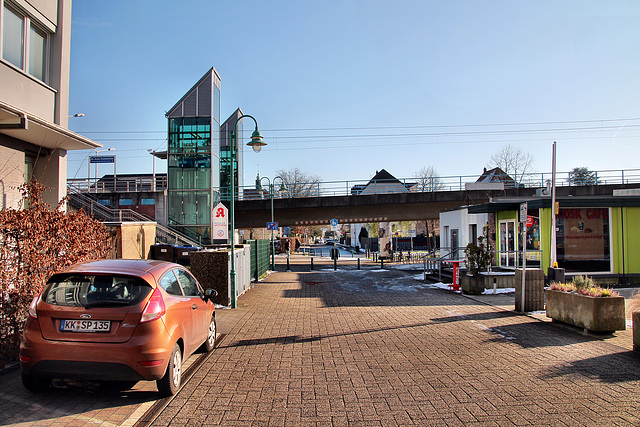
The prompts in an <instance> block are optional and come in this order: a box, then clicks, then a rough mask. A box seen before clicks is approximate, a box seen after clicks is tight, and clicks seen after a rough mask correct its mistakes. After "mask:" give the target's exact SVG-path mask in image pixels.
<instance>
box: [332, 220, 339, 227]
mask: <svg viewBox="0 0 640 427" xmlns="http://www.w3.org/2000/svg"><path fill="white" fill-rule="evenodd" d="M331 225H333V226H334V227H337V226H338V220H337V219H332V220H331Z"/></svg>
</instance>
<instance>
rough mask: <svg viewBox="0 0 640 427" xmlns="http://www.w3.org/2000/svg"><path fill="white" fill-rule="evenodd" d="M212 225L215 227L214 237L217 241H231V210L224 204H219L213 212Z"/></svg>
mask: <svg viewBox="0 0 640 427" xmlns="http://www.w3.org/2000/svg"><path fill="white" fill-rule="evenodd" d="M211 217H212V221H211V225H212V226H213V236H212V238H213V239H215V240H228V239H229V210H228V209H227V207H226V206H225V205H223V204H222V203H218V204H217V205H216V207H215V208H213V212H212V216H211Z"/></svg>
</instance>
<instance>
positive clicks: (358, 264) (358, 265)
mask: <svg viewBox="0 0 640 427" xmlns="http://www.w3.org/2000/svg"><path fill="white" fill-rule="evenodd" d="M358 270H360V258H358Z"/></svg>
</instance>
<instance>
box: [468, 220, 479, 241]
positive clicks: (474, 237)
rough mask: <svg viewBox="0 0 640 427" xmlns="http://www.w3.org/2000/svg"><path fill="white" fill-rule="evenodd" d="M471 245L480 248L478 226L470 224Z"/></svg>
mask: <svg viewBox="0 0 640 427" xmlns="http://www.w3.org/2000/svg"><path fill="white" fill-rule="evenodd" d="M469 243H471V244H472V245H474V246H478V224H469Z"/></svg>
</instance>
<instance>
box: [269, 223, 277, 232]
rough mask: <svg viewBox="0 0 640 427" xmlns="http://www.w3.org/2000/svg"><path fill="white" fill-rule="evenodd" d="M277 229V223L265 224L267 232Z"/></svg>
mask: <svg viewBox="0 0 640 427" xmlns="http://www.w3.org/2000/svg"><path fill="white" fill-rule="evenodd" d="M277 229H278V223H277V222H268V223H267V230H277Z"/></svg>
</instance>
